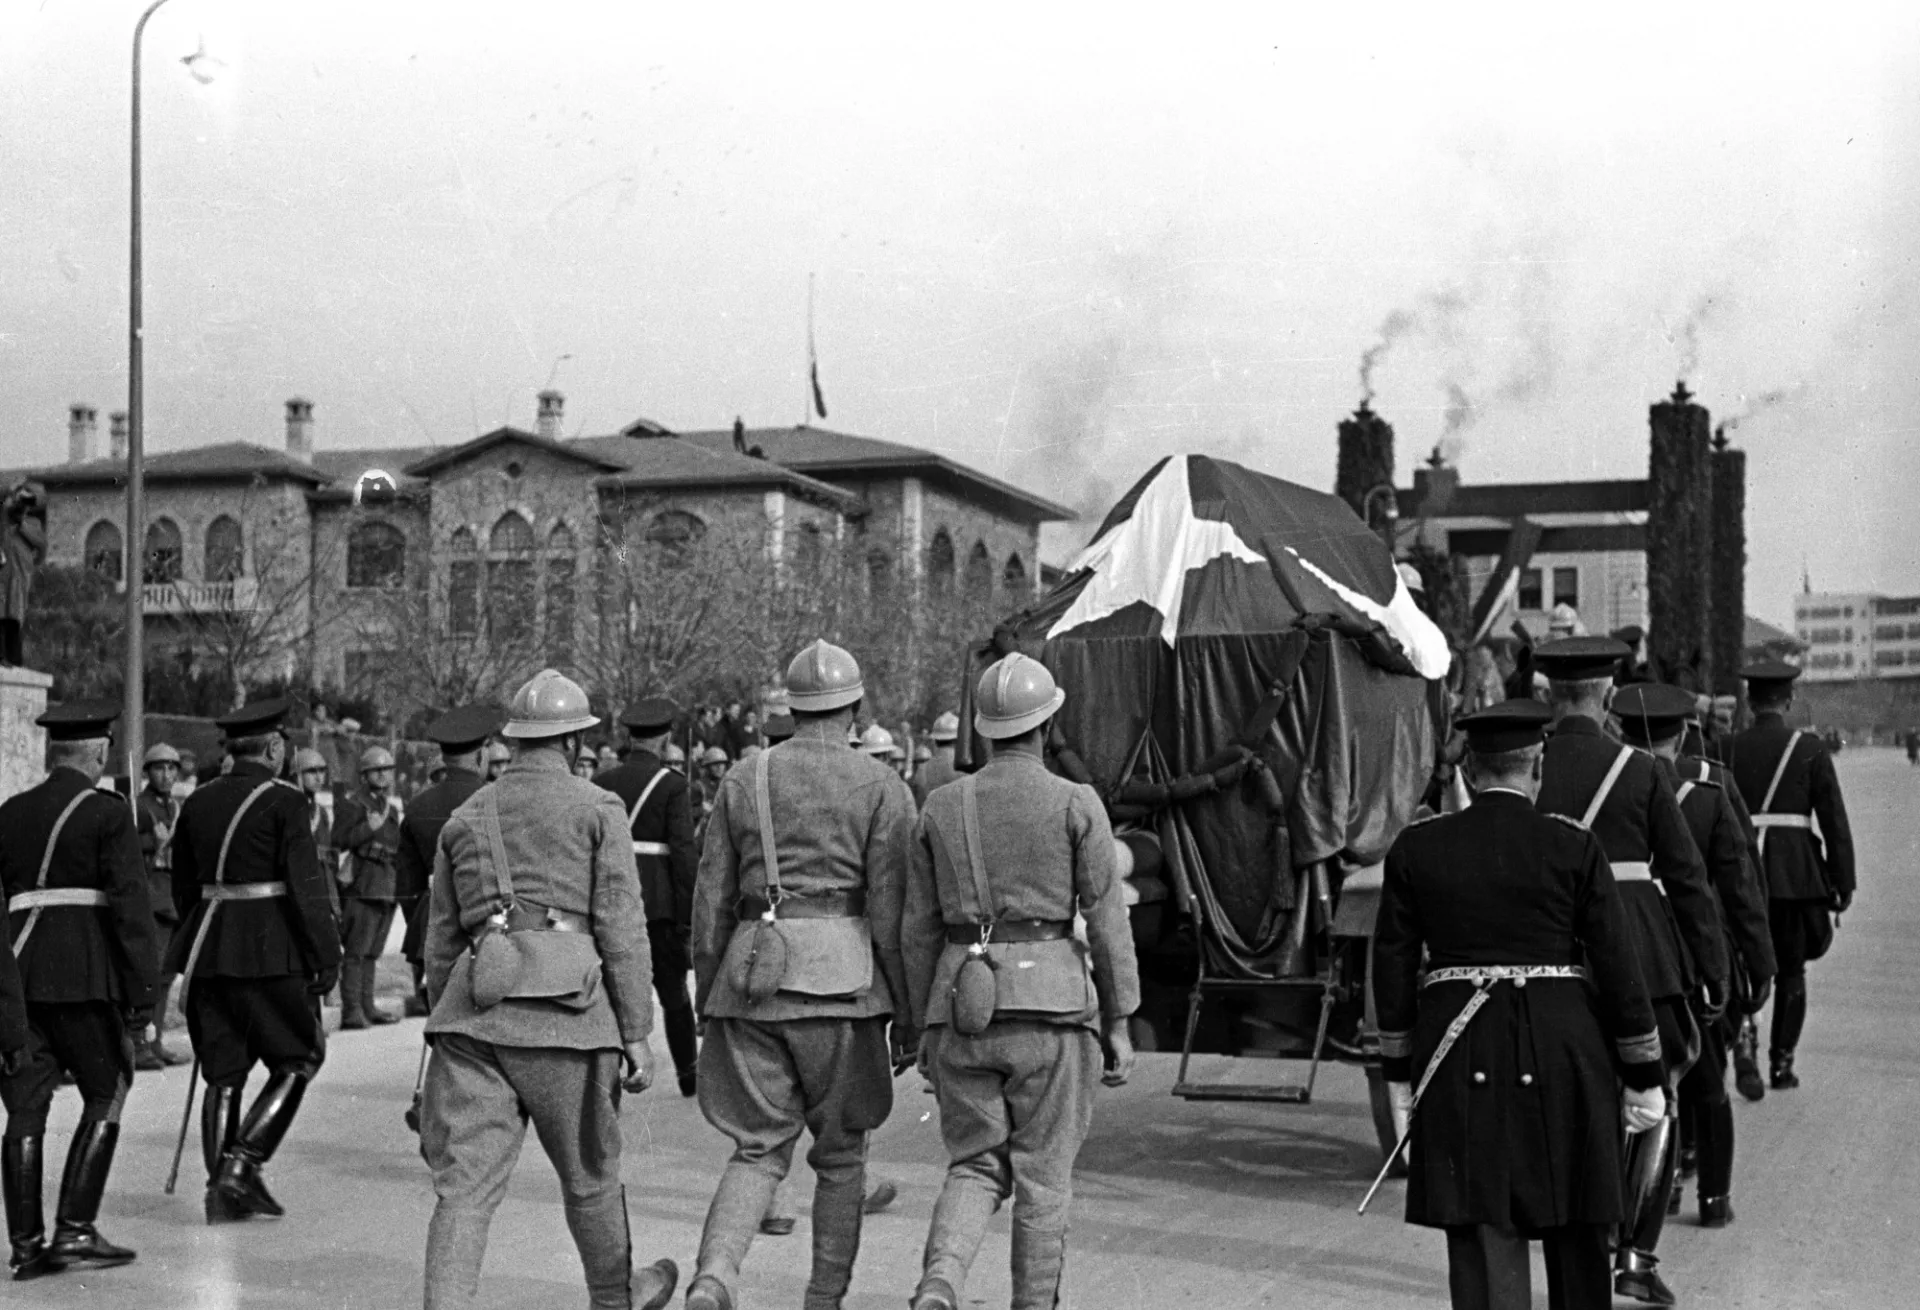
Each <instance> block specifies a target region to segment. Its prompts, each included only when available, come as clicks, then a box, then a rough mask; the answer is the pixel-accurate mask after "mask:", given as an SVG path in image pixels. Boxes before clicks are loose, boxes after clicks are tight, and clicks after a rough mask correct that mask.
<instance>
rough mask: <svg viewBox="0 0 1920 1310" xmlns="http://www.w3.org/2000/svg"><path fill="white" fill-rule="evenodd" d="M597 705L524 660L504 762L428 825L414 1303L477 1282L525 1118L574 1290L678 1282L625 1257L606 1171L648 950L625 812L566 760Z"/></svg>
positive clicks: (615, 1148) (634, 1290)
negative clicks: (556, 1191)
mask: <svg viewBox="0 0 1920 1310" xmlns="http://www.w3.org/2000/svg"><path fill="white" fill-rule="evenodd" d="M598 722H599V719H598V717H597V716H596V715H595V714H594V713H593V711H592V709H591V708H590V707H589V706H588V704H587V696H586V693H585V692H583V691H581V690H580V688H579V687H578V686H577V685H576V684H575V683H573V682H572V681H570V680H568V679H567V678H564V677H562V676H561V675H560V674H558V673H556V672H554V671H553V670H552V669H544V670H542V671H541V672H539V673H537V674H535V675H534V677H533V679H532V680H531V681H529V682H528V683H527V684H526V686H524V687H522V688H521V689H520V690H519V692H518V693H516V694H515V696H514V698H513V706H512V718H511V720H510V721H509V722H508V723H507V725H506V727H505V728H503V729H502V730H501V735H502V736H505V737H507V738H509V739H511V740H512V741H513V742H514V743H515V748H514V753H513V762H512V763H511V764H509V765H508V766H507V768H506V771H505V772H504V773H502V774H501V775H500V778H499V779H498V780H497V781H496V782H494V783H492V784H491V785H489V786H485V787H480V788H478V789H476V790H475V791H474V793H473V795H472V796H470V797H469V798H468V799H467V800H465V801H463V802H462V803H461V804H460V806H459V807H458V808H457V809H456V810H454V812H453V816H452V817H451V818H450V819H448V820H447V823H446V826H445V827H444V828H442V829H441V830H440V838H439V842H438V846H437V851H436V853H435V856H434V865H433V874H432V878H431V883H432V892H431V895H432V897H433V906H432V911H431V918H430V919H429V920H428V928H427V951H426V963H427V995H428V998H429V999H430V1000H431V1002H432V1004H433V1015H432V1017H431V1018H429V1019H428V1020H427V1032H428V1034H429V1035H430V1040H431V1041H432V1042H433V1055H432V1058H431V1060H430V1062H429V1064H428V1066H427V1079H426V1088H425V1091H424V1095H423V1098H422V1105H421V1116H420V1153H421V1154H422V1155H423V1156H424V1157H425V1158H426V1161H427V1166H428V1168H430V1169H432V1170H433V1190H434V1194H435V1195H436V1196H437V1197H438V1198H439V1200H438V1202H437V1203H436V1204H435V1206H434V1210H433V1219H432V1221H431V1222H430V1223H429V1225H428V1227H427V1256H426V1266H427V1269H426V1305H427V1310H443V1308H444V1307H451V1306H461V1305H468V1304H470V1303H471V1302H472V1300H473V1297H474V1295H475V1293H476V1292H477V1291H478V1290H479V1285H480V1264H481V1261H482V1259H483V1258H484V1257H485V1255H486V1250H487V1229H488V1228H489V1226H490V1225H491V1223H492V1220H493V1212H494V1211H495V1210H496V1209H498V1208H499V1206H500V1202H501V1201H502V1200H503V1199H505V1197H506V1194H507V1183H508V1180H509V1179H510V1178H511V1177H512V1174H513V1166H514V1162H515V1161H516V1160H517V1159H518V1158H519V1155H520V1146H521V1143H522V1141H523V1140H524V1139H525V1137H526V1133H527V1122H528V1120H532V1122H533V1125H534V1130H535V1131H536V1132H537V1133H538V1134H539V1136H540V1145H541V1146H542V1147H543V1148H544V1149H545V1150H546V1153H547V1158H548V1159H549V1160H551V1161H552V1162H553V1166H554V1170H555V1172H557V1173H558V1174H559V1175H560V1191H561V1195H562V1196H563V1197H564V1198H565V1201H566V1215H567V1227H568V1229H569V1230H570V1231H571V1232H572V1233H573V1240H574V1244H575V1245H576V1246H577V1247H578V1248H579V1251H580V1263H581V1265H582V1266H583V1267H584V1269H585V1271H586V1283H587V1292H588V1296H589V1304H590V1305H593V1306H607V1307H613V1306H618V1307H622V1308H623V1310H625V1308H628V1307H639V1308H640V1310H660V1307H662V1306H664V1305H666V1303H667V1301H668V1300H669V1299H670V1298H671V1297H672V1296H673V1289H674V1285H675V1283H677V1282H678V1281H679V1271H678V1270H677V1269H676V1268H675V1267H674V1265H673V1262H672V1261H671V1260H660V1261H656V1262H655V1263H654V1264H652V1265H649V1266H648V1267H646V1268H645V1269H641V1270H639V1271H637V1272H636V1271H635V1270H634V1269H633V1248H632V1241H631V1238H630V1237H629V1234H628V1229H627V1194H626V1190H625V1188H623V1187H622V1186H621V1183H620V1153H621V1136H620V1093H621V1092H622V1091H623V1090H624V1091H628V1092H642V1091H645V1090H646V1089H647V1087H648V1086H649V1085H650V1084H651V1083H652V1082H653V1055H652V1053H651V1052H650V1051H649V1050H648V1048H647V1037H648V1034H649V1033H650V1032H651V1030H652V1027H653V1001H652V996H651V995H650V991H649V989H650V988H651V986H652V976H651V975H652V959H651V957H650V956H649V954H648V951H647V933H646V916H645V914H644V912H643V911H642V908H641V901H640V877H639V874H638V873H637V872H636V871H635V869H634V865H633V850H632V846H631V843H630V840H629V838H628V836H627V816H626V811H625V810H624V809H622V808H621V805H620V801H619V798H618V797H616V796H614V795H613V794H612V793H611V792H608V791H605V790H603V789H601V788H599V787H596V786H594V785H593V783H591V782H589V781H588V780H586V779H584V778H577V777H575V776H574V775H573V771H572V767H571V762H572V760H573V759H574V758H575V756H577V755H578V754H579V750H580V741H581V734H583V733H584V732H586V731H587V730H589V729H591V728H593V727H594V726H595V725H596V724H597V723H598ZM623 1066H624V1067H623Z"/></svg>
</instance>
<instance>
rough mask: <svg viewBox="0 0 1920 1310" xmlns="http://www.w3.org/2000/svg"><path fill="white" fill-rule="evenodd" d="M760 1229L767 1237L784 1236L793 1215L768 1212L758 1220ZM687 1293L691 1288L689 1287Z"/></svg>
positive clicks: (790, 1230)
mask: <svg viewBox="0 0 1920 1310" xmlns="http://www.w3.org/2000/svg"><path fill="white" fill-rule="evenodd" d="M760 1231H761V1232H763V1233H765V1234H766V1235H767V1236H768V1237H786V1236H788V1235H789V1234H791V1233H792V1232H793V1216H792V1215H790V1214H770V1215H768V1216H767V1217H766V1218H764V1219H762V1220H761V1221H760ZM687 1291H688V1293H689V1294H691V1293H692V1291H693V1289H692V1288H691V1287H689V1288H688V1289H687Z"/></svg>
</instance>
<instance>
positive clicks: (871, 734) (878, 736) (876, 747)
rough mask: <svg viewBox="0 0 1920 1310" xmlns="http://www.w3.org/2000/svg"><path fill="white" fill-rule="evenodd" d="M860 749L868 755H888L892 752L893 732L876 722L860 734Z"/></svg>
mask: <svg viewBox="0 0 1920 1310" xmlns="http://www.w3.org/2000/svg"><path fill="white" fill-rule="evenodd" d="M860 749H861V750H863V751H865V752H866V753H867V754H869V755H890V754H892V753H893V734H892V733H890V732H888V731H887V730H886V729H885V728H883V727H881V726H880V725H879V724H877V723H876V724H874V725H873V726H872V727H871V728H868V729H867V730H866V732H865V733H864V734H862V736H861V738H860Z"/></svg>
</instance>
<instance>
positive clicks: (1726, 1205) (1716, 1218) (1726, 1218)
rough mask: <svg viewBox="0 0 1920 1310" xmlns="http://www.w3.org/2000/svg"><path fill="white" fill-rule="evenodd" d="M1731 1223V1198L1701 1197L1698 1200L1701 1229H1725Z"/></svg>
mask: <svg viewBox="0 0 1920 1310" xmlns="http://www.w3.org/2000/svg"><path fill="white" fill-rule="evenodd" d="M1732 1222H1733V1198H1732V1197H1730V1196H1703V1197H1701V1198H1700V1226H1701V1227H1702V1228H1725V1227H1726V1226H1727V1225H1728V1224H1730V1223H1732Z"/></svg>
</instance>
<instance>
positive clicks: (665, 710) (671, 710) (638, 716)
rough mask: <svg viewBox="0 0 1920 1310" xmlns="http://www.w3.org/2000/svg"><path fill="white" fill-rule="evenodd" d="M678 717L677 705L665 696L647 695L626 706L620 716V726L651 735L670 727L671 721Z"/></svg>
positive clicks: (678, 709)
mask: <svg viewBox="0 0 1920 1310" xmlns="http://www.w3.org/2000/svg"><path fill="white" fill-rule="evenodd" d="M679 717H680V707H679V706H678V705H675V704H674V703H673V702H672V701H670V700H668V699H667V698H666V697H665V696H649V697H647V698H646V699H645V700H643V701H637V702H635V703H634V704H632V705H629V706H627V712H626V713H625V714H622V715H621V716H620V726H621V727H623V728H628V729H631V730H632V731H634V732H644V733H647V734H649V735H651V734H653V733H657V732H664V731H666V730H667V729H668V728H671V727H672V726H673V721H674V720H675V719H677V718H679Z"/></svg>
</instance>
